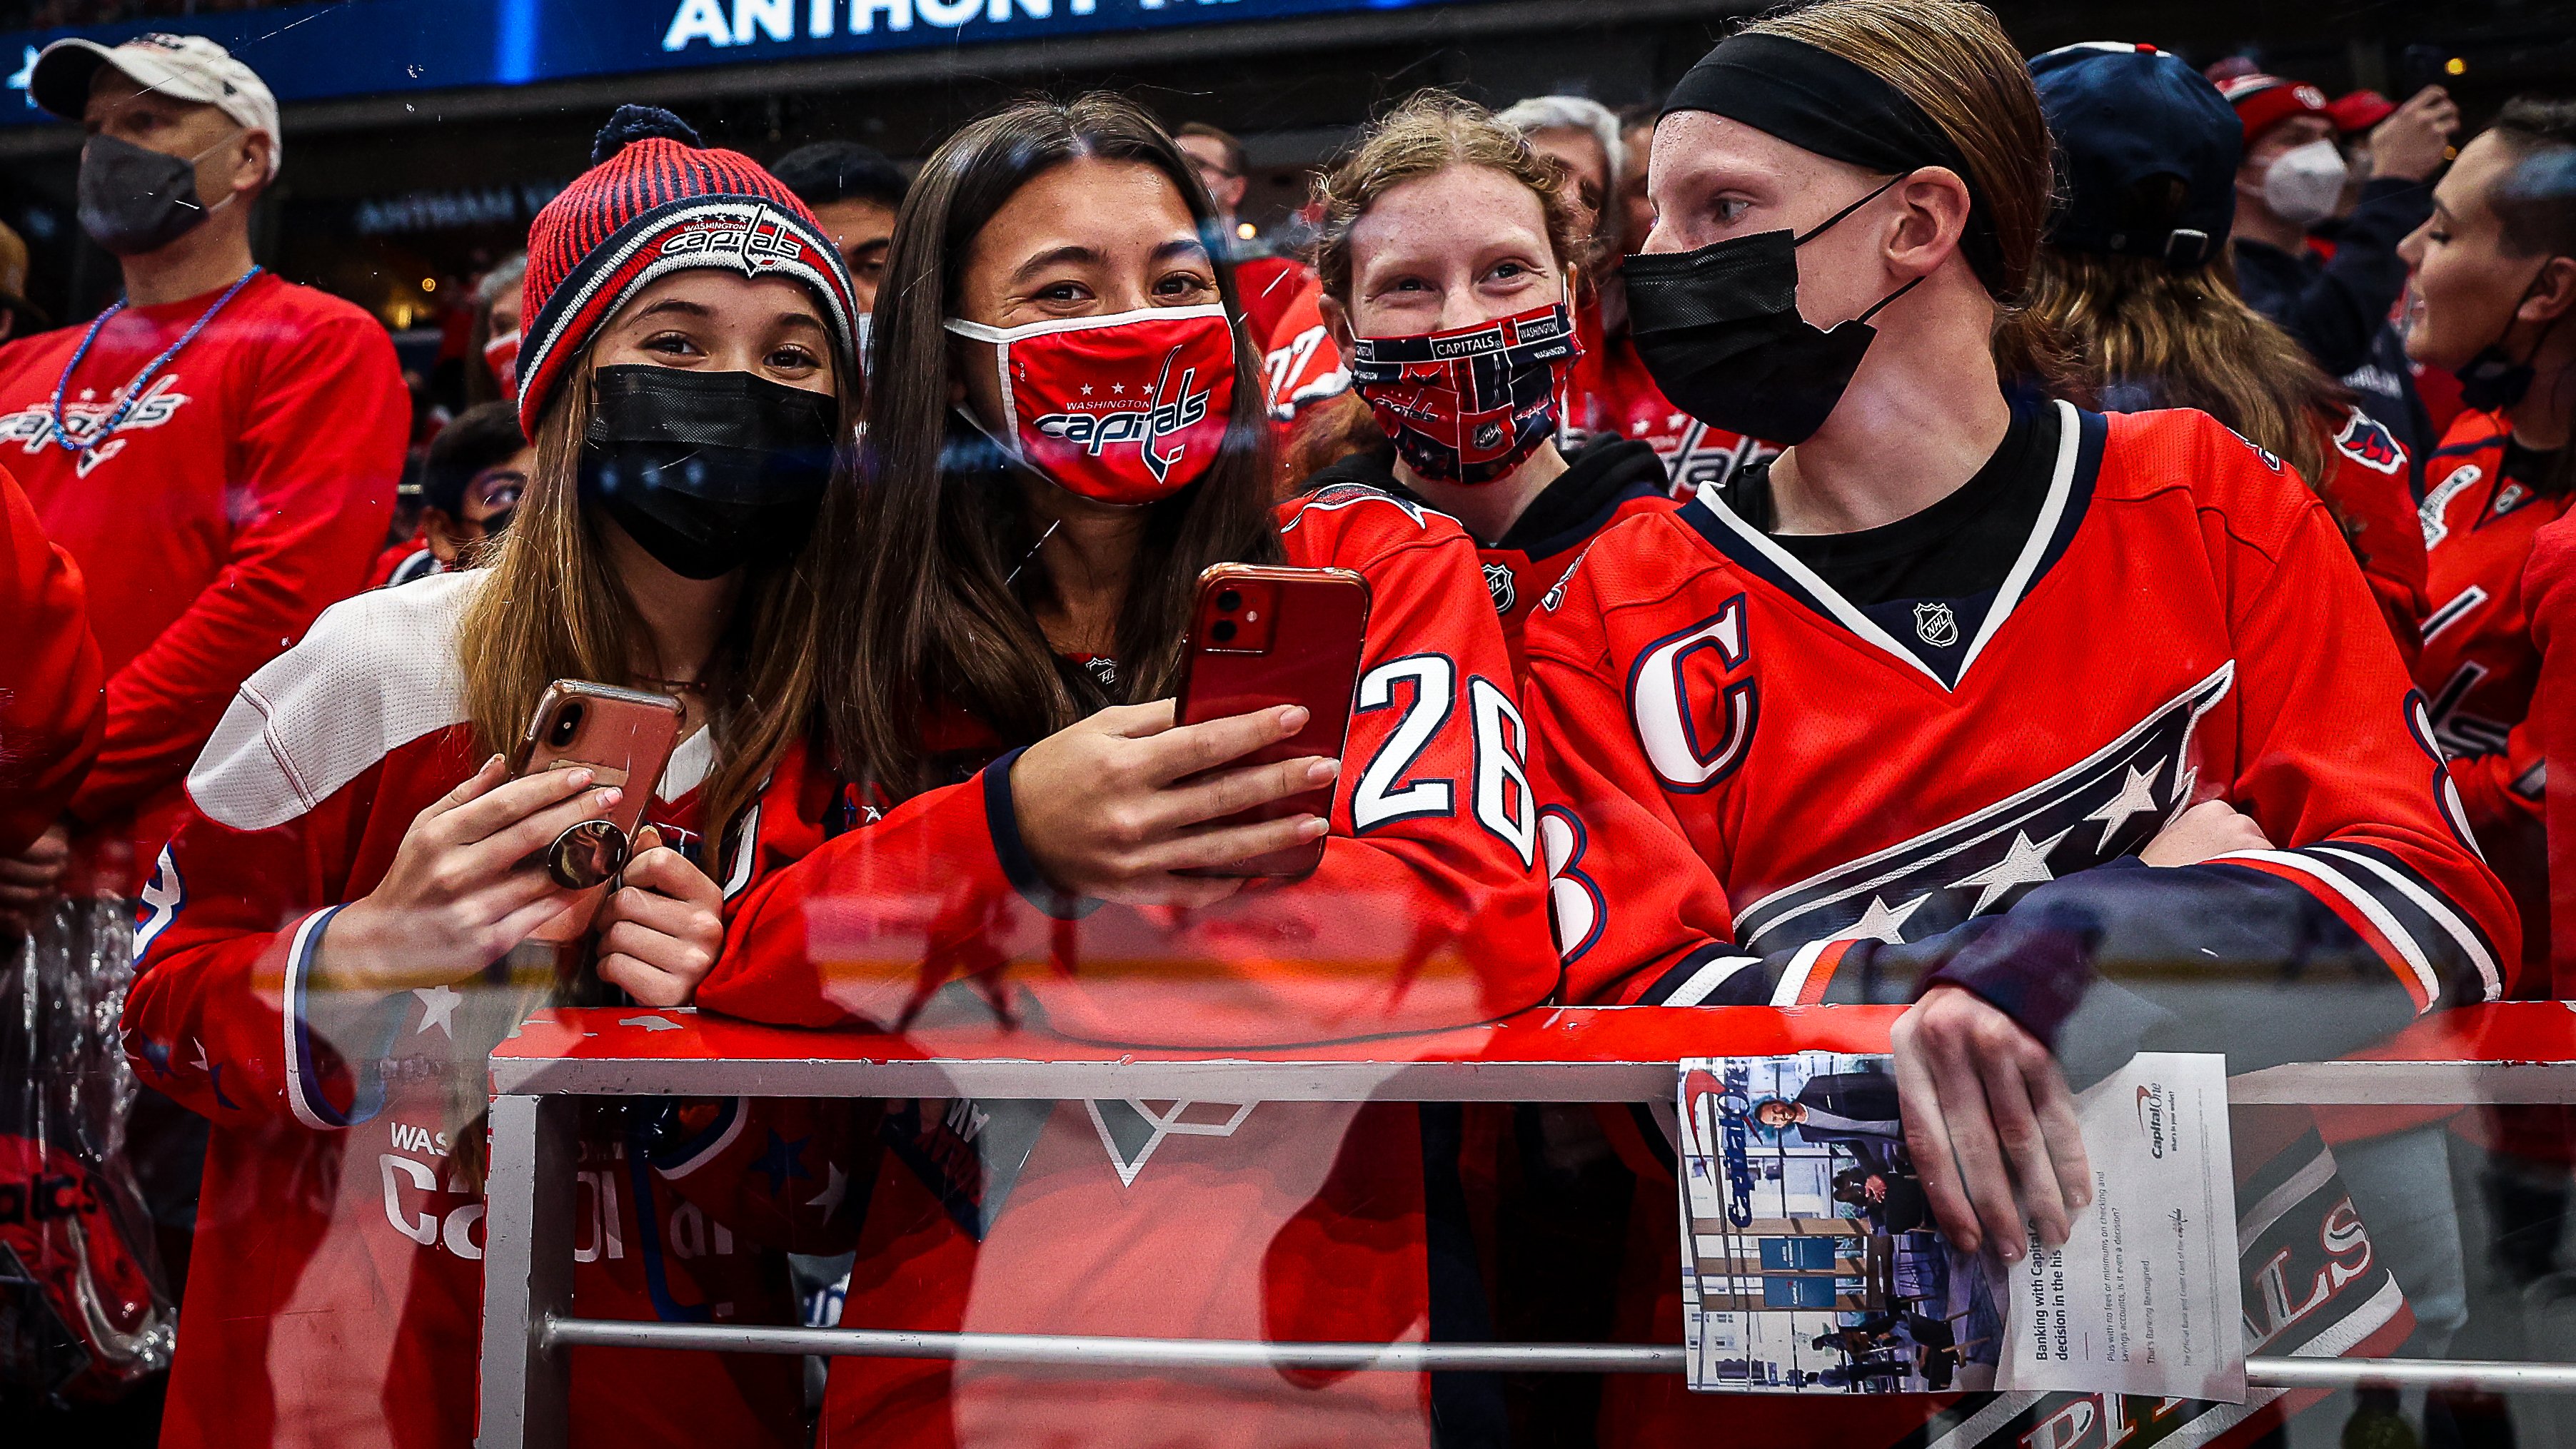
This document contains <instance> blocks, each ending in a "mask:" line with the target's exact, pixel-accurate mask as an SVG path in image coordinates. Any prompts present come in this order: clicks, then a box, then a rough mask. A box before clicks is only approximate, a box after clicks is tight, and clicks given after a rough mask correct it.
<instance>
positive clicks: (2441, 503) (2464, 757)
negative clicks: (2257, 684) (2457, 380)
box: [2415, 412, 2569, 830]
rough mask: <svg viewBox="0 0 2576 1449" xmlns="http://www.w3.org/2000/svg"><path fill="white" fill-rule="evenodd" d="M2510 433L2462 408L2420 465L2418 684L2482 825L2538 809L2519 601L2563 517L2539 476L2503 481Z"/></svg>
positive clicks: (2531, 670) (2526, 637)
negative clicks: (2425, 609) (2527, 574)
mask: <svg viewBox="0 0 2576 1449" xmlns="http://www.w3.org/2000/svg"><path fill="white" fill-rule="evenodd" d="M2511 436H2512V428H2511V426H2510V425H2509V424H2507V423H2506V421H2505V420H2504V417H2503V415H2502V414H2499V413H2491V412H2489V413H2462V414H2461V415H2460V417H2459V420H2458V421H2457V422H2455V423H2453V424H2452V425H2451V431H2450V433H2449V434H2448V435H2447V436H2445V437H2444V438H2443V439H2442V446H2441V447H2440V448H2438V449H2436V450H2435V451H2434V453H2433V458H2432V462H2431V463H2430V464H2429V465H2428V466H2427V467H2426V468H2425V470H2424V483H2425V487H2424V508H2423V524H2424V559H2425V568H2426V597H2427V598H2429V599H2430V600H2431V601H2432V606H2433V608H2432V613H2431V614H2430V615H2429V616H2427V617H2426V619H2425V620H2424V655H2423V659H2422V660H2421V662H2420V663H2419V664H2418V666H2417V670H2416V676H2415V677H2416V679H2417V681H2418V682H2420V683H2421V684H2422V685H2423V687H2424V693H2425V696H2426V698H2427V699H2429V700H2430V701H2431V703H2432V710H2433V732H2434V737H2435V738H2436V739H2438V740H2439V741H2440V742H2441V745H2442V750H2443V753H2445V754H2447V755H2449V756H2450V757H2451V759H2452V773H2453V774H2454V775H2455V776H2457V777H2458V779H2459V782H2460V797H2461V799H2462V800H2463V801H2464V802H2465V803H2466V804H2467V806H2468V809H2469V821H2470V823H2471V824H2472V825H2474V826H2476V827H2478V828H2479V829H2481V830H2492V829H2494V828H2495V827H2498V826H2501V825H2504V824H2507V823H2509V822H2512V821H2516V820H2535V819H2537V818H2538V816H2539V814H2540V803H2541V779H2540V752H2539V749H2538V748H2537V746H2535V745H2533V744H2532V743H2530V742H2529V741H2528V740H2526V739H2518V738H2517V737H2516V727H2517V726H2519V725H2521V724H2522V722H2523V718H2524V716H2525V715H2526V714H2527V713H2528V712H2529V711H2530V708H2531V689H2532V682H2533V679H2534V676H2535V674H2536V673H2537V671H2538V669H2539V664H2540V659H2539V654H2538V652H2537V651H2536V650H2535V649H2534V648H2533V647H2532V643H2531V630H2530V621H2529V619H2528V618H2527V616H2526V615H2525V613H2524V610H2523V605H2522V571H2523V565H2524V563H2525V561H2527V560H2528V559H2529V558H2530V557H2531V541H2532V537H2533V536H2534V535H2535V534H2537V533H2538V532H2539V531H2540V530H2541V529H2542V528H2543V527H2545V526H2546V525H2548V524H2550V523H2552V522H2554V521H2556V520H2557V518H2558V517H2559V516H2560V515H2561V514H2563V513H2565V512H2566V511H2567V505H2568V501H2569V500H2568V499H2567V498H2565V497H2552V496H2550V495H2548V494H2544V493H2542V492H2540V491H2539V490H2538V488H2536V487H2535V486H2534V483H2535V482H2536V481H2537V480H2530V479H2521V478H2509V477H2506V476H2504V473H2505V469H2504V463H2505V451H2506V444H2507V442H2508V441H2510V439H2511Z"/></svg>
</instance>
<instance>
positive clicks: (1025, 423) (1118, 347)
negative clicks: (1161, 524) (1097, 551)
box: [948, 306, 1234, 506]
mask: <svg viewBox="0 0 2576 1449" xmlns="http://www.w3.org/2000/svg"><path fill="white" fill-rule="evenodd" d="M948 330H949V331H951V332H953V333H956V334H957V335H958V336H960V337H965V338H970V339H972V340H974V341H977V342H989V343H991V344H993V352H994V366H995V367H996V368H997V369H999V371H1000V373H1001V383H1002V410H1003V418H1004V421H1005V425H1006V426H1007V427H1009V429H1010V430H1011V431H1010V435H1009V436H1008V437H1004V438H997V439H995V441H996V442H999V443H1001V444H1002V446H1003V447H1004V448H1005V449H1006V450H1008V451H1009V452H1010V453H1011V454H1012V456H1013V457H1014V458H1015V459H1017V460H1018V461H1019V462H1020V463H1022V464H1023V465H1025V466H1027V467H1029V468H1031V469H1034V470H1035V471H1036V472H1038V473H1039V474H1040V475H1042V476H1044V477H1045V478H1047V479H1048V480H1049V481H1050V482H1053V483H1054V484H1056V485H1057V486H1058V487H1060V488H1063V489H1064V490H1065V491H1066V492H1068V493H1074V494H1079V495H1080V496H1082V497H1084V498H1088V499H1091V500H1092V501H1094V502H1097V503H1115V504H1124V505H1129V506H1134V505H1138V504H1145V503H1152V502H1155V501H1157V500H1160V499H1163V498H1168V497H1170V496H1171V495H1172V494H1174V493H1177V492H1179V491H1180V490H1181V489H1183V488H1186V487H1188V486H1189V485H1190V484H1192V483H1195V482H1197V481H1198V480H1199V479H1200V478H1201V477H1203V476H1205V474H1206V473H1207V470H1208V468H1209V467H1210V466H1211V465H1213V464H1214V463H1215V462H1216V460H1217V455H1218V453H1219V452H1220V451H1221V450H1222V449H1223V448H1224V446H1225V432H1226V424H1227V421H1228V419H1229V418H1230V417H1231V416H1232V415H1233V411H1234V323H1233V321H1232V320H1231V319H1229V318H1228V317H1227V316H1226V313H1225V308H1223V307H1222V306H1207V307H1147V308H1144V309H1143V310H1141V311H1135V312H1119V313H1115V314H1113V315H1111V316H1107V317H1071V318H1066V319H1064V320H1062V321H1057V322H1032V323H1030V324H1028V325H1027V326H1024V327H987V326H985V325H984V324H982V323H980V322H963V321H954V320H952V321H950V322H949V323H948Z"/></svg>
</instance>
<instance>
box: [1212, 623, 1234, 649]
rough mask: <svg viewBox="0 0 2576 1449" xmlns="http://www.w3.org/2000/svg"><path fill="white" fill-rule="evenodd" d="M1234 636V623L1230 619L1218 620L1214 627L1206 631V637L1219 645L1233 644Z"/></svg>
mask: <svg viewBox="0 0 2576 1449" xmlns="http://www.w3.org/2000/svg"><path fill="white" fill-rule="evenodd" d="M1234 635H1235V628H1234V621H1233V620H1232V619H1219V620H1217V621H1216V627H1214V628H1212V629H1210V630H1208V637H1209V638H1211V639H1214V640H1215V641H1216V642H1218V643H1219V644H1231V643H1233V642H1234Z"/></svg>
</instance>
